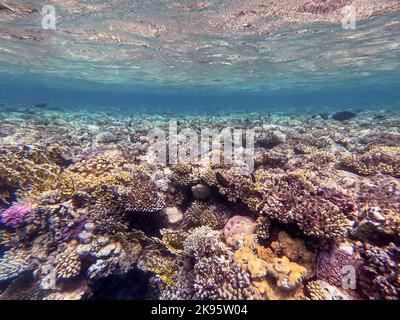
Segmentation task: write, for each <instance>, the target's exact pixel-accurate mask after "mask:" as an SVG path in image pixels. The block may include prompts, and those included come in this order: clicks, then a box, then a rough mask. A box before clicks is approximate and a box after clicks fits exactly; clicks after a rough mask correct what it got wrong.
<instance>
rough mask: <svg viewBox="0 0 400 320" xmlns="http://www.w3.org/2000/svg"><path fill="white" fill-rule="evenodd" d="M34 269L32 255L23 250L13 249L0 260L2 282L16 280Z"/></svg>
mask: <svg viewBox="0 0 400 320" xmlns="http://www.w3.org/2000/svg"><path fill="white" fill-rule="evenodd" d="M31 267H32V263H31V255H30V254H29V252H28V251H26V250H24V249H23V248H12V249H10V250H8V251H6V252H5V253H4V254H3V257H2V258H1V259H0V281H1V280H8V279H12V278H15V277H16V276H18V275H19V274H21V273H22V272H23V271H26V270H29V269H30V268H31Z"/></svg>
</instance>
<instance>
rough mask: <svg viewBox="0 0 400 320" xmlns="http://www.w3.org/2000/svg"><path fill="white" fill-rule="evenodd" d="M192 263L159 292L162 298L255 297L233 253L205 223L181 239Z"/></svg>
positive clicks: (252, 288)
mask: <svg viewBox="0 0 400 320" xmlns="http://www.w3.org/2000/svg"><path fill="white" fill-rule="evenodd" d="M184 251H185V253H186V254H187V255H189V256H191V257H192V259H194V261H193V265H192V266H186V269H185V267H184V268H182V269H181V270H180V273H179V278H178V279H179V281H177V283H176V285H175V286H173V287H169V288H167V290H165V291H164V292H163V293H162V297H163V298H164V299H214V300H220V299H229V300H231V299H258V298H260V296H259V295H258V293H257V291H256V289H255V288H254V287H252V285H251V282H250V275H249V274H248V273H247V272H246V271H245V270H243V269H242V268H241V267H240V265H239V264H238V263H236V262H234V260H233V258H232V252H231V251H230V250H229V249H228V248H227V247H226V245H225V244H224V243H222V242H221V241H220V238H219V232H217V231H213V230H212V229H211V228H210V227H208V226H203V227H198V228H195V229H194V230H193V231H192V232H191V233H190V234H189V236H188V237H187V239H186V240H185V242H184Z"/></svg>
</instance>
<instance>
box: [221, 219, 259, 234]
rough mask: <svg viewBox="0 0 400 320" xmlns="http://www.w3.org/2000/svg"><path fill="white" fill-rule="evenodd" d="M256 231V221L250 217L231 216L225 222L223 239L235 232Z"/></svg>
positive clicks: (249, 232)
mask: <svg viewBox="0 0 400 320" xmlns="http://www.w3.org/2000/svg"><path fill="white" fill-rule="evenodd" d="M255 232H256V222H255V220H254V219H252V218H250V217H244V216H233V217H232V218H230V219H229V220H228V222H227V223H226V224H225V228H224V236H225V240H228V239H229V238H230V237H232V236H233V235H236V234H240V235H252V234H254V233H255Z"/></svg>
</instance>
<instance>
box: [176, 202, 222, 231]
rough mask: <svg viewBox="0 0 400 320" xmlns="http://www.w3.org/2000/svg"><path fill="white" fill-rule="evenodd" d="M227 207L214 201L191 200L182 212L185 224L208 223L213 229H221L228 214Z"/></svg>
mask: <svg viewBox="0 0 400 320" xmlns="http://www.w3.org/2000/svg"><path fill="white" fill-rule="evenodd" d="M229 213H230V212H229V209H228V208H227V207H225V206H224V205H223V204H220V203H218V202H216V201H207V202H202V201H193V202H192V203H191V205H190V206H189V208H188V209H187V210H186V211H185V213H184V214H183V219H184V221H185V224H186V225H187V226H191V227H192V226H193V227H198V226H203V225H208V226H210V227H211V228H213V229H221V228H222V227H223V226H224V225H225V223H226V221H227V219H228V215H229Z"/></svg>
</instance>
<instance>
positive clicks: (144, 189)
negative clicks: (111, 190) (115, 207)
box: [118, 172, 165, 212]
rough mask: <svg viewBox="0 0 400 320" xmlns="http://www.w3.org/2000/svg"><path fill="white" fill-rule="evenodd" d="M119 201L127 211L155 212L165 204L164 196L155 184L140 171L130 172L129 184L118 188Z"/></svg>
mask: <svg viewBox="0 0 400 320" xmlns="http://www.w3.org/2000/svg"><path fill="white" fill-rule="evenodd" d="M118 192H119V195H120V200H121V203H122V205H123V207H124V209H125V210H127V211H141V212H156V211H160V210H161V209H163V208H164V206H165V196H164V195H163V194H162V193H160V191H159V189H158V187H157V185H156V184H155V183H154V182H153V181H151V180H150V179H149V177H148V176H147V175H146V174H144V173H141V172H135V173H133V174H132V182H131V183H130V185H129V186H121V187H119V188H118Z"/></svg>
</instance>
